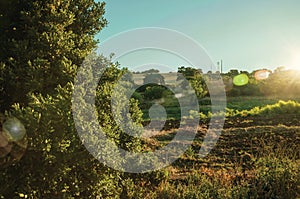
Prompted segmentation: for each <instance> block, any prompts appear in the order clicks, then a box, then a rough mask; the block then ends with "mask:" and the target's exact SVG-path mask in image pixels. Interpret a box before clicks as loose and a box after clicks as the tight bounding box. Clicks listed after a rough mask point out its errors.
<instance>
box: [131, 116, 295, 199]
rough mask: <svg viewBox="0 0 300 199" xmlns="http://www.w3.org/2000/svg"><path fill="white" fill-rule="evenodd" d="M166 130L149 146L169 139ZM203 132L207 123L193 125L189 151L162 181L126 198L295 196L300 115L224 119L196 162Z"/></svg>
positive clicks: (172, 134)
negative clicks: (213, 143) (206, 151)
mask: <svg viewBox="0 0 300 199" xmlns="http://www.w3.org/2000/svg"><path fill="white" fill-rule="evenodd" d="M174 126H176V124H173V127H174ZM169 127H170V128H166V129H165V130H164V131H163V132H160V133H159V134H158V135H156V136H154V137H152V138H151V139H150V140H149V143H150V144H149V147H151V148H152V149H156V148H160V147H162V146H164V145H165V144H167V143H168V142H169V141H170V140H172V138H173V136H174V135H175V133H174V131H175V130H174V128H172V125H170V126H169ZM207 128H208V124H207V123H206V124H205V123H202V124H200V125H199V127H198V131H197V135H196V139H195V141H194V142H193V144H192V147H191V148H190V149H189V150H187V151H186V153H185V154H184V155H183V156H182V157H180V158H179V159H178V160H177V161H176V162H175V163H173V164H172V165H171V166H169V167H167V168H166V169H165V170H164V172H165V173H164V175H165V180H163V181H162V182H160V183H158V184H156V185H153V184H152V183H151V182H146V181H142V182H140V183H142V184H144V186H143V188H140V187H135V188H134V189H133V190H132V192H128V195H129V196H130V197H132V198H136V197H144V198H298V197H300V173H299V172H300V168H299V165H300V151H299V146H300V115H298V114H290V115H281V116H279V115H277V116H274V117H268V118H266V117H264V116H258V117H241V118H227V119H226V122H225V125H224V130H223V131H222V134H221V136H220V138H219V140H218V143H217V145H216V147H215V148H214V149H213V150H212V151H211V152H210V154H209V155H208V156H206V157H205V158H199V155H198V152H199V149H200V147H201V143H202V141H203V136H204V135H205V133H206V131H207ZM147 183H148V185H147ZM146 190H147V191H146ZM149 190H151V192H150V193H149Z"/></svg>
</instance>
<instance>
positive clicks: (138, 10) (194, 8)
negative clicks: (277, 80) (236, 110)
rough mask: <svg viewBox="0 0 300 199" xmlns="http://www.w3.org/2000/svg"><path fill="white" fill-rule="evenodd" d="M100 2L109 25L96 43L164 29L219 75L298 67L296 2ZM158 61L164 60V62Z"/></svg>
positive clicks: (299, 15) (137, 62)
mask: <svg viewBox="0 0 300 199" xmlns="http://www.w3.org/2000/svg"><path fill="white" fill-rule="evenodd" d="M105 2H106V14H105V18H106V19H107V20H108V21H109V24H108V26H107V27H106V28H105V29H104V30H103V31H101V32H100V33H99V34H98V35H97V38H98V39H99V40H100V42H103V41H105V40H107V39H108V38H110V37H112V36H114V35H115V34H118V33H121V32H123V31H127V30H130V29H135V28H143V27H161V28H169V29H173V30H176V31H179V32H182V33H184V34H186V35H187V36H189V37H191V38H193V39H194V40H196V41H197V42H198V43H199V44H200V45H201V46H203V47H204V48H205V50H206V51H207V52H208V54H209V56H210V57H211V58H212V60H213V61H214V63H217V61H219V60H221V59H222V60H223V65H224V66H223V67H224V71H228V70H229V69H239V70H248V71H253V70H255V69H261V68H268V69H275V68H277V67H278V66H286V67H287V68H294V69H296V68H297V67H299V68H300V12H299V9H300V1H299V0H252V1H245V0H198V1H196V0H172V1H170V0H152V1H146V0H144V1H142V0H126V1H117V0H106V1H105ZM174 42H176V41H174ZM149 53H150V54H151V53H152V52H141V53H140V54H136V55H133V56H130V55H129V56H127V58H126V57H124V58H123V59H120V63H121V64H122V65H124V66H133V65H141V64H142V62H141V59H143V57H146V56H148V58H149ZM146 54H147V55H146ZM153 54H155V53H153ZM152 56H154V55H152ZM136 57H138V58H136ZM150 57H151V56H150ZM154 57H156V59H155V60H153V63H162V64H164V65H173V66H176V67H177V66H180V65H184V64H185V63H184V61H181V60H178V59H176V58H174V59H172V57H168V56H158V55H155V56H154ZM162 57H164V58H166V57H167V59H168V61H167V62H166V61H165V60H162V59H163V58H162ZM135 58H136V59H135ZM160 59H161V60H160ZM145 60H147V59H146V58H145ZM147 62H151V60H150V61H149V60H147Z"/></svg>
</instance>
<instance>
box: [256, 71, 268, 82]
mask: <svg viewBox="0 0 300 199" xmlns="http://www.w3.org/2000/svg"><path fill="white" fill-rule="evenodd" d="M269 75H270V72H269V71H268V70H258V71H256V72H255V73H254V78H255V79H256V80H264V79H268V78H269Z"/></svg>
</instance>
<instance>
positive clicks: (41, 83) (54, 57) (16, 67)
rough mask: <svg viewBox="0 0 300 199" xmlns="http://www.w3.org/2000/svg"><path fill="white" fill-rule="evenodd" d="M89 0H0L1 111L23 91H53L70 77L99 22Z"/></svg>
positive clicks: (99, 13) (99, 6)
mask: <svg viewBox="0 0 300 199" xmlns="http://www.w3.org/2000/svg"><path fill="white" fill-rule="evenodd" d="M104 5H105V4H104V3H100V2H99V3H96V2H94V1H93V0H79V1H66V0H55V1H52V0H45V1H41V0H33V1H19V0H11V1H1V6H0V10H1V14H0V17H1V20H0V23H1V24H0V32H1V34H0V37H1V38H0V42H1V43H0V46H1V47H0V62H1V63H2V64H1V73H0V81H1V86H2V88H1V89H2V91H3V92H1V99H2V101H3V102H2V106H1V111H3V110H5V109H8V108H9V107H10V105H12V104H13V103H16V102H18V103H20V104H21V105H26V104H27V99H26V94H27V93H29V92H32V93H41V94H43V95H46V94H51V93H53V92H55V88H56V86H57V85H61V86H64V85H66V84H67V83H68V82H70V81H72V80H73V78H74V75H75V74H76V68H77V67H78V66H80V65H81V63H82V61H83V59H84V58H85V57H86V55H87V54H88V53H89V52H90V51H91V50H92V49H93V48H94V47H95V46H96V41H95V40H94V36H95V34H96V33H98V32H99V31H100V30H101V29H102V28H103V27H104V26H105V25H106V20H105V19H104V18H103V14H104Z"/></svg>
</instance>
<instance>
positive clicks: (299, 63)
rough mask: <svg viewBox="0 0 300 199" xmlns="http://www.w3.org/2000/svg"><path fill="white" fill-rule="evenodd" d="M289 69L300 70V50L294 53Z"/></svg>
mask: <svg viewBox="0 0 300 199" xmlns="http://www.w3.org/2000/svg"><path fill="white" fill-rule="evenodd" d="M287 69H290V70H298V71H300V51H297V52H294V53H293V55H292V59H291V62H290V65H289V66H287Z"/></svg>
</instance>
